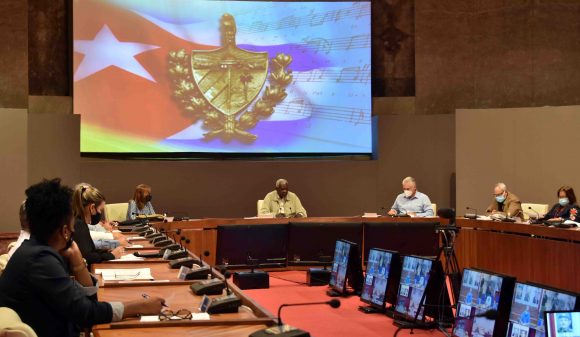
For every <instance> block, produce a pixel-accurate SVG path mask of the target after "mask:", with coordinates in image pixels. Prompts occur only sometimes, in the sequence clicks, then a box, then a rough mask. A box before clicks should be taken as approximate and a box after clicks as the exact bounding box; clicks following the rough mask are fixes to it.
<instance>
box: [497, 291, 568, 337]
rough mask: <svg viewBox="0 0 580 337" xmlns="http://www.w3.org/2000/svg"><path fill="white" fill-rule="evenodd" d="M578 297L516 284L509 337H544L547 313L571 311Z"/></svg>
mask: <svg viewBox="0 0 580 337" xmlns="http://www.w3.org/2000/svg"><path fill="white" fill-rule="evenodd" d="M575 305H576V295H572V294H568V293H565V292H560V291H557V290H551V289H545V288H542V287H540V286H537V285H530V284H524V283H519V282H516V288H515V291H514V297H513V300H512V307H511V311H510V319H509V324H508V332H507V337H544V336H545V323H544V312H546V311H571V310H574V307H575Z"/></svg>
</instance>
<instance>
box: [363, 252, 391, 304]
mask: <svg viewBox="0 0 580 337" xmlns="http://www.w3.org/2000/svg"><path fill="white" fill-rule="evenodd" d="M400 278H401V258H400V256H399V253H397V252H393V251H390V250H384V249H380V248H371V249H370V251H369V255H368V260H367V266H366V273H365V278H364V284H363V288H362V293H361V296H360V299H361V301H363V302H364V303H367V304H370V306H371V307H372V308H376V309H384V308H385V306H386V304H387V302H388V303H391V304H393V305H394V304H395V302H396V297H397V286H398V285H399V280H400Z"/></svg>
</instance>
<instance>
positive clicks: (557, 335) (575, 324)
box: [545, 311, 580, 337]
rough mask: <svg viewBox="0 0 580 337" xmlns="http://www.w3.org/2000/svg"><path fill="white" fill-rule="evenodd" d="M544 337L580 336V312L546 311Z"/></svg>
mask: <svg viewBox="0 0 580 337" xmlns="http://www.w3.org/2000/svg"><path fill="white" fill-rule="evenodd" d="M545 314H546V315H545V321H546V337H578V336H580V311H546V312H545Z"/></svg>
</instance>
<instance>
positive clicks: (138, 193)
mask: <svg viewBox="0 0 580 337" xmlns="http://www.w3.org/2000/svg"><path fill="white" fill-rule="evenodd" d="M151 199H153V196H152V195H151V187H149V186H148V185H145V184H139V185H137V187H136V188H135V193H134V194H133V199H131V200H129V208H128V209H127V220H129V219H131V220H135V219H136V218H137V216H139V215H153V214H155V210H153V205H151Z"/></svg>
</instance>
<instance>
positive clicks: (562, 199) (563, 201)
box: [558, 198, 570, 206]
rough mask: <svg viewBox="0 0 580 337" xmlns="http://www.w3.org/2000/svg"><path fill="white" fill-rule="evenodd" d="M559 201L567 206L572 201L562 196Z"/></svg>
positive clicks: (561, 204)
mask: <svg viewBox="0 0 580 337" xmlns="http://www.w3.org/2000/svg"><path fill="white" fill-rule="evenodd" d="M558 202H559V203H560V206H566V205H568V204H569V203H570V200H568V198H560V200H559V201H558Z"/></svg>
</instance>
